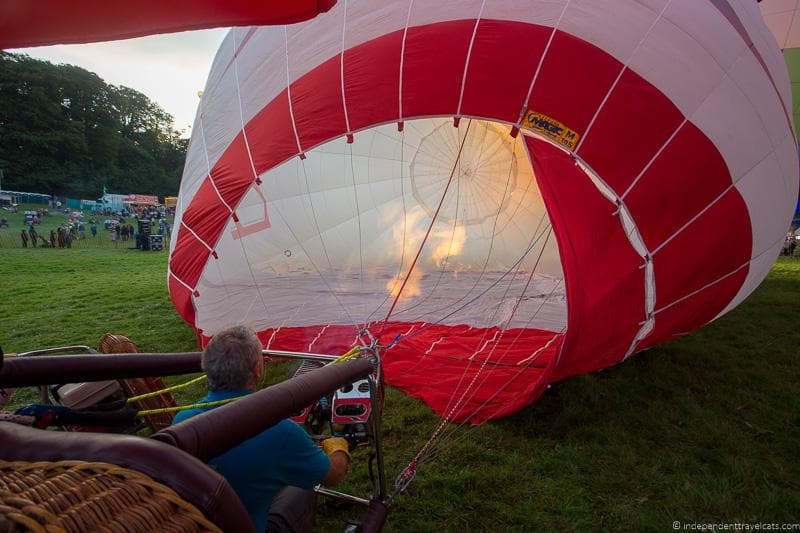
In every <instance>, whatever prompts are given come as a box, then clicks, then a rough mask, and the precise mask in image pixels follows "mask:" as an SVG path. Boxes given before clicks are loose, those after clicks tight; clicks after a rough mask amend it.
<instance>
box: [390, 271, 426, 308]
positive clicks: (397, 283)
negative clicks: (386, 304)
mask: <svg viewBox="0 0 800 533" xmlns="http://www.w3.org/2000/svg"><path fill="white" fill-rule="evenodd" d="M406 276H408V272H407V271H405V270H404V271H403V272H400V274H398V275H397V276H395V277H393V278H392V279H390V280H389V281H387V282H386V290H387V291H389V294H391V295H392V296H393V297H395V298H397V295H398V294H400V289H401V288H402V289H403V294H401V295H400V300H401V301H402V300H410V299H411V298H416V297H417V296H419V295H421V294H422V289H421V288H420V281H421V280H422V269H421V268H419V265H418V266H416V267H414V270H412V271H411V276H409V278H408V281H407V282H406V285H405V287H403V280H405V279H406Z"/></svg>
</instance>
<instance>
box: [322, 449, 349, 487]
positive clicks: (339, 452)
mask: <svg viewBox="0 0 800 533" xmlns="http://www.w3.org/2000/svg"><path fill="white" fill-rule="evenodd" d="M322 449H323V450H324V451H325V453H326V454H327V456H328V460H330V462H331V466H330V468H329V469H328V473H327V474H326V475H325V477H324V478H323V479H322V484H323V485H326V486H328V487H333V486H335V485H338V484H339V483H341V482H342V480H343V479H344V476H345V475H346V474H347V465H348V464H350V450H349V447H348V445H347V441H346V440H345V439H343V438H341V437H333V438H329V439H325V440H324V441H322Z"/></svg>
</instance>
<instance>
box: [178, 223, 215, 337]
mask: <svg viewBox="0 0 800 533" xmlns="http://www.w3.org/2000/svg"><path fill="white" fill-rule="evenodd" d="M209 257H211V253H210V252H209V251H208V248H206V247H205V246H203V243H201V242H200V241H198V240H197V238H196V237H195V236H194V235H192V234H191V233H190V232H189V231H186V229H185V228H181V231H180V233H178V239H177V243H176V245H175V250H174V251H173V252H172V255H171V256H170V259H169V268H170V270H171V271H172V272H173V273H174V274H175V275H176V276H178V277H179V278H180V279H181V281H183V282H184V283H186V284H187V285H189V286H190V287H194V286H195V285H196V284H197V280H198V279H200V275H201V274H202V273H203V268H205V266H206V261H208V259H209ZM178 311H180V309H179V310H178ZM191 324H192V325H194V322H192V323H191Z"/></svg>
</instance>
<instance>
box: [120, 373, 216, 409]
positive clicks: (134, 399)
mask: <svg viewBox="0 0 800 533" xmlns="http://www.w3.org/2000/svg"><path fill="white" fill-rule="evenodd" d="M204 379H206V375H205V374H203V375H202V376H200V377H199V378H194V379H193V380H191V381H187V382H186V383H180V384H178V385H173V386H172V387H167V388H166V389H161V390H157V391H155V392H148V393H146V394H140V395H139V396H131V397H130V398H128V401H127V403H132V402H138V401H139V400H144V399H146V398H152V397H153V396H160V395H161V394H164V393H165V392H171V391H174V390H180V389H184V388H186V387H188V386H189V385H194V384H195V383H197V382H198V381H203V380H204ZM148 414H150V413H148Z"/></svg>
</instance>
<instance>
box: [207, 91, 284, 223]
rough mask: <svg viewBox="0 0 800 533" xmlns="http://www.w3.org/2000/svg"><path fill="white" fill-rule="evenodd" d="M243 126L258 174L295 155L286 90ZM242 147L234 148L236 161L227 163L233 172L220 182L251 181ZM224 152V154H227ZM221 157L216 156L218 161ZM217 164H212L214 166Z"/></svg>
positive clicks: (231, 148)
mask: <svg viewBox="0 0 800 533" xmlns="http://www.w3.org/2000/svg"><path fill="white" fill-rule="evenodd" d="M292 99H294V94H292ZM245 129H246V131H247V141H248V142H249V143H250V153H251V155H252V156H253V164H255V167H256V172H257V173H258V174H259V175H260V174H262V173H263V172H264V171H266V170H267V169H270V168H272V167H274V166H276V165H278V164H280V163H282V162H284V161H286V160H287V159H289V158H290V157H292V156H294V155H296V154H297V139H296V138H295V136H294V129H293V128H292V116H291V113H289V98H288V91H285V90H284V91H281V93H280V94H279V95H278V96H276V97H275V98H274V99H273V100H272V101H271V102H269V103H268V104H267V105H265V106H264V108H263V109H262V110H261V111H259V112H258V113H257V114H256V116H255V117H253V118H252V120H250V122H248V123H247V126H246V128H245ZM242 146H243V149H242V150H238V151H237V153H238V158H239V160H238V161H237V162H236V163H234V162H233V161H231V162H230V165H231V168H235V169H236V172H235V173H232V174H231V175H230V176H229V177H225V178H221V181H223V182H224V181H227V179H232V180H236V179H237V178H240V179H241V180H242V182H241V183H245V182H246V183H247V185H250V183H252V181H253V169H252V168H250V159H249V158H248V155H247V151H246V149H244V145H242ZM232 150H235V148H233V147H228V150H227V151H232ZM227 151H226V154H225V155H228V154H227ZM224 157H225V156H223V159H224ZM223 159H220V163H221V162H222V161H223ZM220 163H218V164H217V165H216V166H215V169H216V167H217V166H219V164H220ZM225 187H227V185H225ZM246 190H247V187H246V186H245V187H244V189H243V190H242V193H241V194H244V192H245V191H246ZM226 200H227V196H226ZM231 200H232V201H231V206H235V205H236V204H238V203H239V200H241V196H238V197H237V196H234V197H232V198H231ZM234 209H235V207H234Z"/></svg>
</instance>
